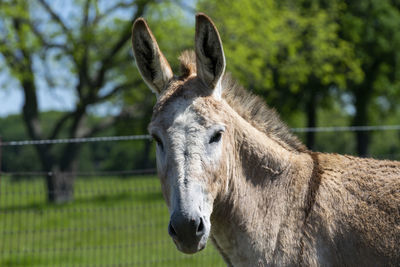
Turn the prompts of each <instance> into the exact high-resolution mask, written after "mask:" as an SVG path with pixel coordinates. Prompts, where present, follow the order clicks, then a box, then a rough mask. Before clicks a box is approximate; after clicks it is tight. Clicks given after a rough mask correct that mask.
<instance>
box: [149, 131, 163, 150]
mask: <svg viewBox="0 0 400 267" xmlns="http://www.w3.org/2000/svg"><path fill="white" fill-rule="evenodd" d="M152 137H153V139H154V140H155V141H156V143H157V145H158V146H159V147H160V148H161V150H164V146H163V143H162V141H161V139H160V137H158V136H157V135H155V134H153V135H152Z"/></svg>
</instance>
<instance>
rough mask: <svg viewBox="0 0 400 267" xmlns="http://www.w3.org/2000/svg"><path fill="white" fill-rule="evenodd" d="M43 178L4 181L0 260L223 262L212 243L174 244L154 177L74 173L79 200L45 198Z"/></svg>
mask: <svg viewBox="0 0 400 267" xmlns="http://www.w3.org/2000/svg"><path fill="white" fill-rule="evenodd" d="M45 192H46V190H45V184H44V181H43V180H42V179H35V180H29V181H26V180H25V181H18V182H13V181H11V179H10V178H8V177H1V180H0V266H85V267H86V266H224V264H223V262H222V260H221V258H220V256H219V255H218V253H217V252H216V251H215V249H214V248H213V246H212V245H211V244H210V243H209V244H208V245H207V248H206V249H205V250H204V251H202V252H200V253H197V254H195V255H184V254H182V253H180V252H178V251H177V249H176V248H175V245H174V244H173V242H172V241H171V239H170V238H169V236H168V233H167V225H168V219H169V218H168V217H169V216H168V210H167V208H166V205H165V203H164V200H163V198H162V195H161V191H160V185H159V181H158V180H157V178H155V177H153V176H142V177H135V178H124V179H122V178H96V179H77V180H76V182H75V193H74V201H73V202H72V203H68V204H63V205H51V204H47V203H46V194H45Z"/></svg>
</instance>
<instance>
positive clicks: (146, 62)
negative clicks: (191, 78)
mask: <svg viewBox="0 0 400 267" xmlns="http://www.w3.org/2000/svg"><path fill="white" fill-rule="evenodd" d="M132 46H133V54H134V55H135V60H136V65H137V66H138V68H139V72H140V74H141V75H142V78H143V80H144V81H145V82H146V83H147V85H148V86H149V88H150V89H151V90H152V91H153V92H154V93H155V94H156V96H157V98H158V96H159V95H160V93H161V91H162V90H163V89H164V88H165V86H166V84H167V83H168V82H169V80H170V79H172V77H173V73H172V70H171V67H170V66H169V64H168V61H167V60H166V58H165V57H164V55H163V53H162V52H161V50H160V48H159V47H158V44H157V41H156V39H155V38H154V36H153V34H152V32H151V30H150V28H149V26H148V25H147V23H146V21H145V20H144V19H142V18H139V19H137V20H136V21H135V23H134V24H133V28H132Z"/></svg>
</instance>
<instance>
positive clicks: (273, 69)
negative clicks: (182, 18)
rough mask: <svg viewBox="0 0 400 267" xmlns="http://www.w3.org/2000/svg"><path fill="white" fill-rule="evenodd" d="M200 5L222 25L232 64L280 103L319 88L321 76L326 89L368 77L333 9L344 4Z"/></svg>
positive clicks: (243, 77)
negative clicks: (328, 6) (327, 6)
mask: <svg viewBox="0 0 400 267" xmlns="http://www.w3.org/2000/svg"><path fill="white" fill-rule="evenodd" d="M228 6H229V8H227V7H228ZM199 9H200V10H202V11H205V12H206V13H207V14H209V15H210V16H211V17H212V18H213V19H214V20H215V21H216V24H217V25H218V26H219V29H220V32H221V36H222V39H223V43H224V49H225V52H226V57H227V61H228V64H227V66H228V70H230V71H232V72H233V74H234V76H235V77H237V78H238V79H239V80H240V81H241V82H242V83H243V84H244V85H246V86H247V87H249V88H251V89H253V90H255V91H256V92H257V93H260V94H262V95H263V96H265V97H266V99H267V101H268V102H269V103H271V104H274V105H276V106H277V107H278V108H279V109H280V108H281V107H280V106H279V105H282V104H285V102H284V101H282V100H283V99H285V98H289V99H288V100H287V102H290V98H293V97H296V98H297V99H298V97H302V96H305V95H308V94H309V93H308V92H309V91H312V92H314V91H315V88H313V86H310V84H315V83H316V81H317V83H318V86H319V88H318V90H319V91H321V90H324V88H327V87H328V86H329V85H332V84H335V85H336V86H338V87H344V86H345V85H346V83H347V81H348V80H351V81H355V82H357V81H359V80H361V79H362V77H363V76H362V72H361V70H360V62H359V60H358V59H357V58H355V55H354V51H353V49H352V44H351V43H349V42H347V41H345V40H343V39H341V38H340V37H339V35H338V31H339V25H338V23H337V22H336V20H335V19H336V17H335V16H332V12H336V13H337V12H339V11H340V7H334V8H331V10H324V9H323V8H321V7H319V6H318V5H312V6H310V7H305V6H304V5H302V3H301V2H295V1H288V2H285V1H283V2H282V1H275V0H269V1H261V0H260V1H257V0H256V1H249V0H240V1H235V2H234V3H231V1H218V2H211V1H200V3H199ZM332 9H335V10H332ZM314 87H315V85H314Z"/></svg>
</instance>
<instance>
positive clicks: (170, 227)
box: [168, 222, 178, 238]
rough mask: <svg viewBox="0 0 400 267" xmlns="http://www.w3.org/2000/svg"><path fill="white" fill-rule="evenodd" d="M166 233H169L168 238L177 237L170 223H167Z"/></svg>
mask: <svg viewBox="0 0 400 267" xmlns="http://www.w3.org/2000/svg"><path fill="white" fill-rule="evenodd" d="M168 233H169V235H170V236H172V237H174V238H176V237H177V236H178V235H177V234H176V231H175V229H174V227H173V226H172V223H171V222H169V225H168Z"/></svg>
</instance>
